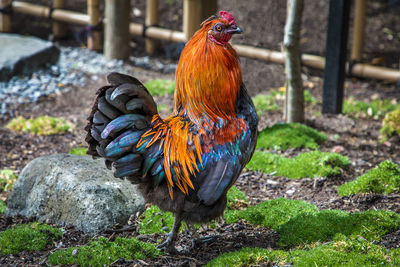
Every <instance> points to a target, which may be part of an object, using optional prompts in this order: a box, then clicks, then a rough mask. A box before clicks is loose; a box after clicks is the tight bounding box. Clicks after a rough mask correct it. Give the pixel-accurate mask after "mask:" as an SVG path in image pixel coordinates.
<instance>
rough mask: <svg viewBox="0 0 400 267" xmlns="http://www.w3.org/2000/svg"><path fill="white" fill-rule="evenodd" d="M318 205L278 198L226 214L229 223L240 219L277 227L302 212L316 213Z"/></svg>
mask: <svg viewBox="0 0 400 267" xmlns="http://www.w3.org/2000/svg"><path fill="white" fill-rule="evenodd" d="M317 211H318V209H317V207H316V206H314V205H312V204H310V203H307V202H305V201H302V200H289V199H285V198H278V199H273V200H268V201H264V202H261V203H260V204H258V205H255V206H251V207H249V208H247V209H245V210H240V211H237V212H236V213H234V214H229V216H227V214H225V215H224V218H225V221H226V222H227V223H234V222H236V221H237V220H238V219H245V220H246V221H248V222H250V223H253V224H257V225H262V226H265V227H269V228H272V229H276V228H277V227H278V226H279V225H281V224H283V223H285V222H287V221H289V220H290V219H291V218H293V217H295V216H298V215H299V214H300V213H315V212H317Z"/></svg>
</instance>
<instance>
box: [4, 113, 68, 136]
mask: <svg viewBox="0 0 400 267" xmlns="http://www.w3.org/2000/svg"><path fill="white" fill-rule="evenodd" d="M6 128H8V129H11V130H14V131H17V132H23V133H27V132H29V133H33V134H37V135H51V134H64V133H67V132H69V131H71V130H72V129H73V128H74V125H73V124H72V123H71V122H68V121H66V120H64V119H62V118H54V117H50V116H42V117H37V118H35V119H25V118H24V117H21V116H19V117H16V118H14V119H12V120H11V121H10V122H9V123H8V124H7V126H6Z"/></svg>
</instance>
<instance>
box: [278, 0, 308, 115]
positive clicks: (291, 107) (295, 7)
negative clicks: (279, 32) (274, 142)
mask: <svg viewBox="0 0 400 267" xmlns="http://www.w3.org/2000/svg"><path fill="white" fill-rule="evenodd" d="M303 6H304V0H287V17H286V25H285V36H284V39H283V48H284V51H285V56H286V59H285V71H286V84H287V86H286V100H285V110H284V116H285V120H286V122H303V121H304V90H303V82H302V80H301V62H300V52H299V43H300V28H301V16H302V13H303Z"/></svg>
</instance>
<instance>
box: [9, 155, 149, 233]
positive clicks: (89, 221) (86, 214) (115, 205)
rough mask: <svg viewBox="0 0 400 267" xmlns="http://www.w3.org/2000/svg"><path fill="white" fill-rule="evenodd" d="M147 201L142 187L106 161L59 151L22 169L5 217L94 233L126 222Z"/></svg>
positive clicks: (10, 197)
mask: <svg viewBox="0 0 400 267" xmlns="http://www.w3.org/2000/svg"><path fill="white" fill-rule="evenodd" d="M144 204H145V203H144V199H143V197H142V196H141V194H140V192H139V191H138V189H137V186H136V185H132V184H131V183H130V182H128V181H126V180H121V179H117V178H115V177H114V176H113V174H112V172H111V171H109V170H107V169H106V167H105V166H104V163H103V160H102V159H98V160H93V159H92V158H91V157H89V156H76V155H69V154H56V155H51V156H44V157H40V158H36V159H34V160H33V161H31V162H30V163H29V164H28V165H27V166H26V167H25V168H24V169H23V170H22V172H21V174H20V175H19V178H18V180H17V182H16V184H15V185H14V188H13V190H12V192H11V193H10V196H9V199H8V205H7V210H6V212H5V215H6V216H15V215H17V214H20V215H22V216H27V217H31V216H35V217H36V219H37V220H38V221H40V222H45V221H51V222H53V223H56V224H68V225H73V226H74V227H75V228H76V229H78V230H82V231H83V232H86V233H90V234H93V233H97V232H99V231H102V230H105V229H108V228H110V227H112V226H113V225H114V224H116V223H120V224H124V223H126V222H127V221H128V219H129V217H130V215H131V214H135V213H137V212H138V211H142V210H144Z"/></svg>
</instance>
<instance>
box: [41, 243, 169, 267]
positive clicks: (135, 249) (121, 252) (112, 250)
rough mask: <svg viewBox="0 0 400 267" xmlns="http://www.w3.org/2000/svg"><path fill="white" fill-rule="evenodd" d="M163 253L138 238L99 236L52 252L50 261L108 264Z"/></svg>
mask: <svg viewBox="0 0 400 267" xmlns="http://www.w3.org/2000/svg"><path fill="white" fill-rule="evenodd" d="M162 254H163V253H162V252H160V251H159V250H157V249H156V247H155V246H154V245H153V244H150V243H145V242H142V241H139V240H138V239H136V238H123V237H117V238H116V239H115V241H113V242H111V241H109V240H108V239H107V238H105V237H99V238H98V239H97V240H96V241H91V242H90V243H89V244H87V245H84V246H80V247H70V248H67V249H65V250H58V251H56V252H54V253H51V254H50V255H49V258H48V262H49V263H50V264H51V265H70V264H78V265H79V266H106V265H107V266H108V265H110V264H111V263H112V262H114V261H116V260H118V259H119V258H123V259H126V260H139V259H141V260H144V259H146V258H155V257H158V256H160V255H162Z"/></svg>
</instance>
